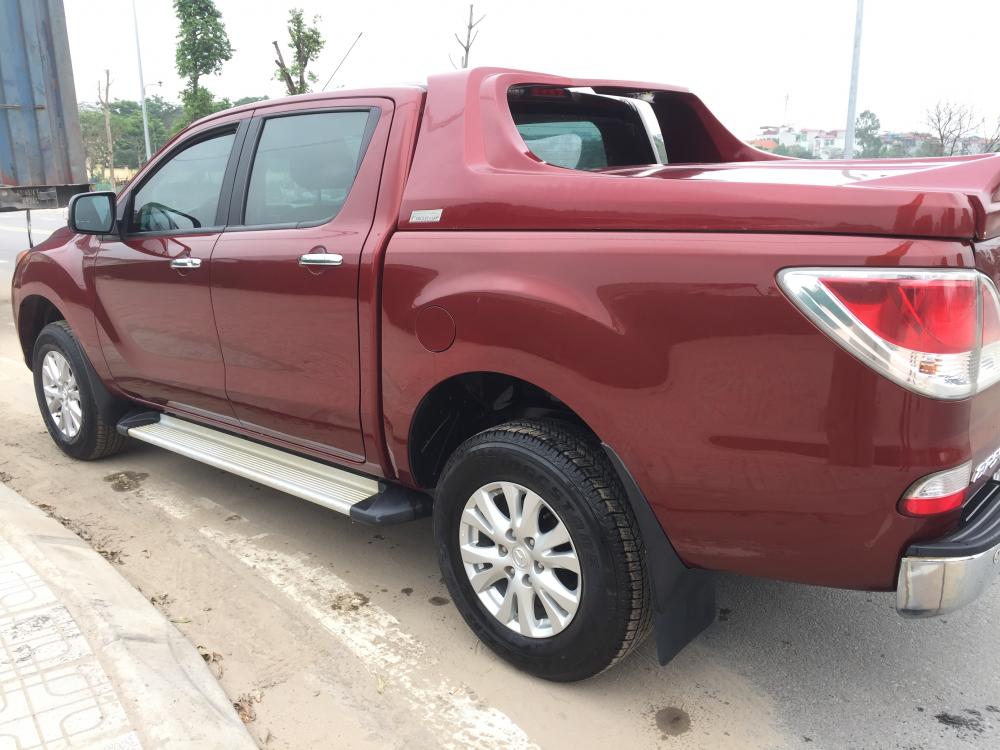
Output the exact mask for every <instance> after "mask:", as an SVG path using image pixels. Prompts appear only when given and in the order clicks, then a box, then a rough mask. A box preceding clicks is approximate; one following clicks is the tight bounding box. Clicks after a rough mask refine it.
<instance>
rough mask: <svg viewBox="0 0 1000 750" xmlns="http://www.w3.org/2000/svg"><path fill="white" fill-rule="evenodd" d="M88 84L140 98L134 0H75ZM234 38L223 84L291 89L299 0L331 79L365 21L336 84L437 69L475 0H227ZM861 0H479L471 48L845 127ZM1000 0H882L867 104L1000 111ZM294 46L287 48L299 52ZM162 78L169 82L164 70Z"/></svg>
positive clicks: (154, 55) (158, 89)
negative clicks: (317, 33)
mask: <svg viewBox="0 0 1000 750" xmlns="http://www.w3.org/2000/svg"><path fill="white" fill-rule="evenodd" d="M64 2H65V8H66V18H67V25H68V29H69V39H70V46H71V51H72V56H73V68H74V77H75V79H76V95H77V99H79V100H81V101H91V102H93V101H96V98H97V82H98V80H99V79H100V80H103V76H104V70H105V69H109V70H110V71H111V80H112V83H111V95H112V98H121V99H138V98H139V76H138V70H137V65H136V51H135V31H134V27H133V22H132V2H131V0H64ZM135 4H136V9H137V15H138V20H139V38H140V42H141V49H142V64H143V72H144V74H145V80H146V90H147V94H150V95H152V94H161V95H162V96H164V97H166V98H168V99H172V100H177V99H178V93H179V91H180V89H181V88H182V87H183V82H182V81H181V80H180V79H179V78H178V77H177V74H176V71H175V69H174V41H175V38H176V35H177V20H176V18H175V17H174V14H173V6H172V2H171V0H135ZM216 4H217V6H218V8H219V10H220V11H221V12H222V16H223V21H224V23H225V25H226V29H227V31H228V33H229V38H230V42H231V43H232V46H233V48H234V49H235V53H234V55H233V59H232V60H230V61H229V62H228V63H226V64H225V66H224V67H223V69H222V72H221V74H219V75H218V76H212V77H210V78H207V79H203V83H204V85H206V86H207V87H208V88H209V89H210V90H211V91H212V92H213V93H214V94H215V95H216V96H219V97H228V98H229V99H231V100H235V99H238V98H240V97H242V96H251V95H255V96H261V95H267V96H269V97H277V96H281V95H283V87H282V86H281V84H280V83H279V82H278V81H276V80H274V69H275V65H274V50H273V48H272V46H271V42H272V40H278V41H279V42H283V41H284V40H285V39H286V38H287V32H286V30H285V23H286V19H287V14H288V8H289V7H293V6H296V7H301V8H303V9H304V10H305V12H306V15H307V16H308V17H311V16H313V15H314V14H317V15H319V16H320V17H321V20H320V23H319V26H320V29H321V31H322V33H323V35H324V36H325V38H326V40H327V44H326V48H325V49H324V51H323V53H322V55H321V56H320V58H319V60H318V61H317V63H316V64H315V71H316V73H317V75H318V76H319V78H320V84H319V85H320V86H322V84H323V83H324V82H325V81H326V79H327V78H328V77H329V76H330V74H331V73H332V72H333V69H334V68H335V67H336V65H337V62H338V61H339V59H340V58H341V56H342V55H343V54H344V53H345V52H346V51H347V48H348V47H349V46H350V44H351V42H352V41H353V40H354V38H355V37H356V36H357V34H358V33H359V32H362V37H361V40H360V41H359V42H358V44H357V46H356V47H355V49H354V50H353V52H352V53H351V55H350V56H349V57H348V59H347V61H346V62H345V63H344V65H343V67H342V68H341V69H340V72H339V73H338V74H337V77H336V78H335V79H334V81H333V83H332V84H331V87H337V86H346V87H348V88H351V87H354V86H364V85H369V84H379V83H403V82H418V81H424V80H426V77H427V75H428V74H432V73H437V72H444V71H447V70H451V69H452V64H451V63H450V62H449V59H448V56H449V53H450V54H451V56H452V59H454V60H456V61H457V60H459V58H460V52H461V50H460V48H459V46H458V44H457V42H456V41H455V39H454V36H453V34H455V33H456V32H459V33H460V35H461V36H463V37H464V27H465V22H466V20H467V18H468V12H469V8H468V2H467V1H466V2H461V1H459V0H363V2H344V0H337V1H336V2H331V1H330V0H326V1H325V2H323V1H320V0H285V1H280V0H278V1H275V0H258V1H253V0H216ZM855 9H856V4H855V0H766V1H764V2H760V1H758V2H748V1H743V0H659V1H658V2H644V1H639V0H614V2H611V3H609V2H607V1H606V0H605V1H603V2H593V1H592V0H573V1H572V2H566V0H560V1H559V2H556V1H555V0H480V1H479V2H476V4H475V11H476V17H477V18H478V17H479V16H480V15H482V14H485V16H486V17H485V19H484V20H483V22H482V23H481V24H480V26H479V29H480V35H479V38H478V39H477V40H476V42H475V44H474V45H473V47H472V53H471V56H470V57H471V64H472V66H478V65H491V66H502V67H510V68H519V69H523V70H532V71H540V72H545V73H555V74H559V75H567V76H574V77H595V78H619V79H629V80H642V81H657V82H662V83H669V84H675V85H680V86H686V87H687V88H689V89H691V90H692V91H694V92H695V93H697V94H698V95H699V96H700V97H701V98H702V99H703V100H704V101H705V103H706V104H707V105H708V106H709V108H710V109H712V110H713V111H714V112H715V113H716V115H717V116H718V117H719V118H720V119H721V120H722V122H723V123H725V124H726V125H727V126H728V127H729V128H730V129H731V130H733V131H734V132H735V133H736V134H737V135H739V136H741V137H744V138H749V137H751V136H753V135H754V134H755V133H756V132H757V130H758V128H759V127H760V126H761V125H765V124H766V125H775V124H781V123H785V124H789V125H793V126H795V127H810V128H824V129H834V128H843V127H844V126H845V124H846V117H847V93H848V87H849V80H850V66H851V53H852V48H853V37H854V18H855ZM998 34H1000V0H867V2H866V3H865V17H864V26H863V34H862V51H861V75H860V81H859V86H858V112H861V111H863V110H865V109H871V110H873V111H874V112H875V113H876V115H878V117H879V119H880V120H881V123H882V127H883V129H886V130H894V131H908V130H920V129H924V120H925V112H926V110H927V109H928V108H929V107H930V106H932V105H933V104H934V103H935V102H937V101H938V100H947V101H952V102H956V103H962V104H966V105H971V106H973V107H975V108H976V110H977V111H978V112H979V113H980V114H981V115H983V116H985V117H988V118H989V119H990V120H991V121H995V119H996V118H997V117H998V116H1000V83H998V75H997V38H998ZM286 59H287V55H286ZM159 82H162V85H161V86H156V85H155V84H157V83H159Z"/></svg>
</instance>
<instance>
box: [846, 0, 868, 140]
mask: <svg viewBox="0 0 1000 750" xmlns="http://www.w3.org/2000/svg"><path fill="white" fill-rule="evenodd" d="M864 14H865V0H858V14H857V17H856V18H855V19H854V57H853V59H852V60H851V91H850V93H849V94H848V95H847V132H846V133H844V158H845V159H853V158H854V123H855V111H856V109H857V106H858V68H859V66H860V65H861V19H862V18H863V17H864Z"/></svg>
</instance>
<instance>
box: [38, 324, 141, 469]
mask: <svg viewBox="0 0 1000 750" xmlns="http://www.w3.org/2000/svg"><path fill="white" fill-rule="evenodd" d="M51 351H57V352H59V353H60V354H62V356H63V357H65V358H66V360H67V362H68V363H69V366H70V369H71V370H72V373H73V377H74V379H75V380H76V383H77V387H78V388H79V393H80V411H81V420H80V427H79V431H78V432H77V433H76V434H75V435H74V436H73V437H67V436H66V435H65V434H63V433H62V432H61V431H60V429H59V427H58V426H56V423H55V421H54V420H53V418H52V415H51V413H50V412H49V408H48V406H47V404H46V400H45V394H44V391H43V390H42V366H43V363H44V361H45V355H46V354H48V353H49V352H51ZM31 361H32V368H31V369H32V372H33V374H34V378H35V397H36V398H37V399H38V409H39V411H41V413H42V419H43V420H45V427H46V428H47V429H48V431H49V435H51V436H52V440H53V441H54V442H55V444H56V445H58V446H59V447H60V448H61V449H62V451H63V453H65V454H66V455H68V456H72V457H73V458H78V459H81V460H84V461H91V460H93V459H97V458H104V457H105V456H111V455H113V454H115V453H118V452H120V451H121V450H122V449H123V448H124V447H125V445H126V443H127V441H128V438H126V437H125V436H124V435H119V434H118V432H117V431H116V430H115V425H116V424H117V422H118V419H119V418H120V417H121V415H122V414H123V413H124V412H125V411H126V410H127V409H128V406H129V404H128V402H126V401H123V400H122V399H118V398H115V397H113V396H111V395H110V394H109V393H108V392H107V391H106V390H105V388H104V385H103V384H102V383H101V382H100V380H99V379H98V378H97V374H96V373H95V372H94V370H93V368H92V367H91V366H90V363H89V362H88V361H87V359H86V355H85V354H84V353H83V349H81V347H80V344H79V343H78V342H77V340H76V337H75V336H74V335H73V332H72V330H71V329H70V327H69V325H68V324H67V323H66V321H63V320H60V321H56V322H55V323H49V324H48V325H47V326H45V328H43V329H42V332H41V333H40V334H38V338H37V339H36V340H35V348H34V351H33V353H32V357H31Z"/></svg>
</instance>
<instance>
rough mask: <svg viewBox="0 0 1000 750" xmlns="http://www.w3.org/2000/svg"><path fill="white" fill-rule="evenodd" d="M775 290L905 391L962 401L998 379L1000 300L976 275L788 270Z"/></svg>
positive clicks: (945, 271)
mask: <svg viewBox="0 0 1000 750" xmlns="http://www.w3.org/2000/svg"><path fill="white" fill-rule="evenodd" d="M778 284H779V286H780V287H781V288H782V290H783V291H784V292H785V294H786V295H788V298H789V299H790V300H791V301H792V302H793V303H795V305H796V307H798V308H799V309H800V310H801V311H802V312H803V313H804V314H805V315H806V316H807V317H808V318H809V319H810V320H811V321H812V322H813V323H815V324H816V325H817V326H818V327H819V329H820V330H821V331H823V332H824V333H825V334H826V335H828V336H829V337H830V338H832V339H833V340H834V341H836V342H837V343H838V344H840V345H841V346H842V347H844V349H846V350H847V351H848V352H850V353H851V354H853V355H854V356H855V357H857V358H858V359H860V360H861V361H862V362H864V363H865V364H867V365H868V366H870V367H872V368H873V369H875V370H876V371H878V372H879V373H881V374H882V375H885V376H886V377H887V378H889V379H890V380H893V381H894V382H896V383H899V384H900V385H902V386H903V387H905V388H909V389H910V390H912V391H915V392H917V393H920V394H922V395H925V396H930V397H932V398H940V399H959V398H967V397H968V396H972V395H973V394H976V393H978V392H979V391H981V390H983V389H985V388H987V387H989V386H990V385H993V384H994V383H995V382H997V380H1000V295H998V292H997V288H996V286H995V285H994V284H993V282H992V281H990V279H988V278H987V277H986V276H984V275H983V274H981V273H979V272H978V271H972V270H963V269H938V270H919V269H894V270H875V269H867V268H790V269H786V270H784V271H781V272H780V273H779V274H778Z"/></svg>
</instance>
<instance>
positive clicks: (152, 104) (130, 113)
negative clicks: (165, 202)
mask: <svg viewBox="0 0 1000 750" xmlns="http://www.w3.org/2000/svg"><path fill="white" fill-rule="evenodd" d="M146 113H147V116H148V120H149V144H150V147H151V148H152V150H153V152H154V153H155V152H156V150H157V149H158V148H160V147H161V146H162V145H163V144H164V143H166V142H167V141H168V140H169V139H170V137H171V136H172V135H173V134H174V132H175V131H176V130H177V129H178V128H179V127H180V124H181V123H182V122H183V121H184V112H183V110H182V109H181V107H180V106H178V105H177V104H174V103H172V102H168V101H166V100H165V99H163V98H162V97H159V96H151V97H149V98H148V99H146ZM80 130H81V131H82V133H83V150H84V155H85V156H86V160H87V164H88V165H90V168H91V169H92V170H93V171H94V173H95V174H98V173H100V168H102V167H106V166H107V164H108V141H107V137H106V136H105V133H104V113H103V112H101V110H100V108H99V107H97V106H94V105H91V104H81V105H80ZM111 137H112V139H113V140H114V144H115V166H116V167H129V168H131V169H138V168H139V167H140V166H142V165H143V164H144V163H145V162H146V142H145V138H144V137H143V132H142V107H141V106H140V104H139V102H134V101H130V100H127V99H118V100H116V101H113V102H111Z"/></svg>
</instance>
